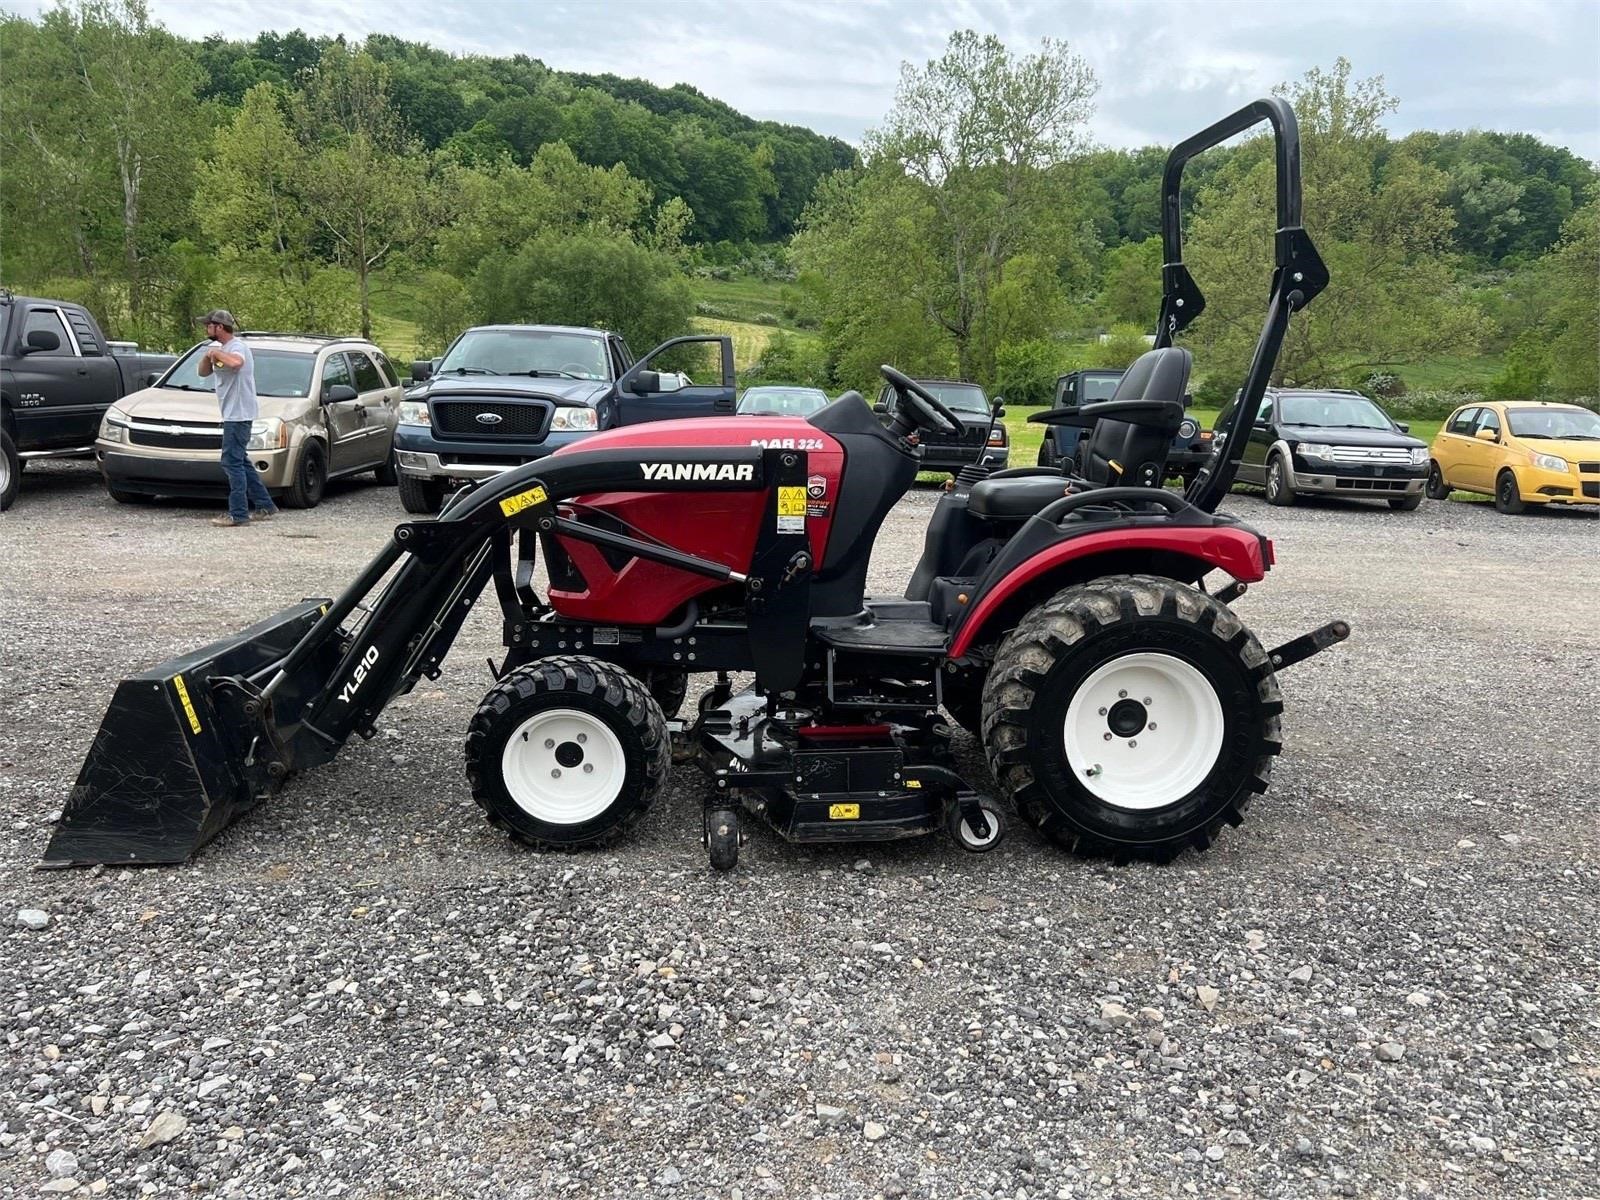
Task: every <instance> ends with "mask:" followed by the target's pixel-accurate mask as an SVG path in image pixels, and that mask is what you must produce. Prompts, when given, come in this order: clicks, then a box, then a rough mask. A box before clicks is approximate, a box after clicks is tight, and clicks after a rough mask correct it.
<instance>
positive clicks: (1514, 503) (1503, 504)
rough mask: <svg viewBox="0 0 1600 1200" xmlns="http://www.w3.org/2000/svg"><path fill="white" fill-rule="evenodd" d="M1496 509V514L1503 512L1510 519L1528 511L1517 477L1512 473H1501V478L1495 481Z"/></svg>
mask: <svg viewBox="0 0 1600 1200" xmlns="http://www.w3.org/2000/svg"><path fill="white" fill-rule="evenodd" d="M1494 507H1495V511H1496V512H1503V513H1505V514H1506V515H1507V516H1508V517H1514V516H1516V515H1517V514H1518V513H1520V512H1525V511H1526V510H1527V507H1528V506H1527V505H1526V504H1525V503H1523V500H1522V491H1521V489H1520V488H1518V487H1517V477H1516V475H1515V474H1513V473H1512V472H1510V471H1501V472H1500V477H1499V478H1498V479H1496V480H1495V481H1494Z"/></svg>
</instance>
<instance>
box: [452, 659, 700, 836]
mask: <svg viewBox="0 0 1600 1200" xmlns="http://www.w3.org/2000/svg"><path fill="white" fill-rule="evenodd" d="M466 752H467V778H468V779H469V780H470V781H471V783H472V796H473V799H474V800H476V801H477V802H478V804H479V805H480V806H481V807H482V808H483V809H484V811H485V812H486V813H487V814H488V817H489V821H490V822H491V823H492V824H494V825H496V826H498V827H499V828H501V829H504V830H506V831H507V832H508V833H510V834H511V836H512V837H514V838H516V839H517V840H519V841H523V842H527V843H528V844H529V845H531V846H534V847H536V848H538V849H541V850H571V849H576V848H578V847H582V846H600V845H606V844H607V843H609V842H612V841H614V840H616V838H618V837H620V836H621V835H622V834H623V833H624V832H626V831H627V829H628V828H630V827H631V826H632V825H634V824H635V823H636V822H638V820H639V819H640V818H641V817H643V816H644V814H645V812H646V810H648V809H649V807H650V805H651V803H652V802H653V801H654V799H655V796H656V793H657V791H659V789H660V787H661V784H662V782H663V781H664V780H665V779H666V775H667V771H668V769H669V768H670V765H671V740H670V739H669V737H668V736H667V721H666V718H665V717H664V716H663V715H662V713H661V706H660V705H659V704H657V703H656V701H655V699H654V698H653V697H652V696H651V695H650V693H649V691H647V690H646V688H645V686H644V684H643V683H641V682H640V681H639V680H638V679H635V678H634V677H633V676H632V675H630V674H628V673H627V672H626V671H624V670H623V669H622V668H621V667H618V666H615V665H613V664H611V663H607V662H602V661H601V660H599V659H596V658H588V657H586V656H580V655H563V656H560V657H555V658H542V659H538V660H537V661H535V662H531V663H528V664H526V665H524V666H520V667H517V668H515V669H514V670H511V671H508V672H507V673H506V674H504V675H502V676H501V677H500V679H499V680H498V681H497V682H496V683H495V685H494V687H492V688H490V689H489V692H488V694H487V695H485V696H484V698H483V703H482V704H480V705H479V706H478V711H477V713H476V714H475V715H474V716H473V718H472V722H471V724H470V725H469V726H468V728H467V746H466Z"/></svg>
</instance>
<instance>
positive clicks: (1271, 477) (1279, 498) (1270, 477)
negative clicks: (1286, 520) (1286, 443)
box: [1267, 454, 1295, 508]
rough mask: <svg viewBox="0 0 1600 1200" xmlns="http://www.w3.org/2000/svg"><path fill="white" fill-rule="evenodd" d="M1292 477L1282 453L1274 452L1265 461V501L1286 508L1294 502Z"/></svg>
mask: <svg viewBox="0 0 1600 1200" xmlns="http://www.w3.org/2000/svg"><path fill="white" fill-rule="evenodd" d="M1294 499H1295V497H1294V477H1293V476H1292V475H1291V474H1290V473H1289V464H1288V462H1287V461H1285V459H1284V457H1283V455H1281V454H1274V455H1273V456H1272V460H1271V461H1270V462H1268V463H1267V503H1268V504H1276V505H1277V506H1278V507H1279V508H1288V507H1290V506H1291V505H1292V504H1293V503H1294Z"/></svg>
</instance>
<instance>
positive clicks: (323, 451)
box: [94, 333, 401, 508]
mask: <svg viewBox="0 0 1600 1200" xmlns="http://www.w3.org/2000/svg"><path fill="white" fill-rule="evenodd" d="M239 336H240V337H242V338H244V340H245V341H246V342H248V343H249V345H250V350H251V354H252V356H253V357H254V358H255V364H256V394H257V395H258V396H259V397H260V400H261V416H260V418H259V419H258V420H257V421H256V422H255V424H254V426H253V427H252V428H251V431H250V444H249V455H250V464H251V466H253V467H254V468H255V470H256V471H257V473H258V474H259V475H260V476H261V482H262V483H263V484H265V485H266V489H267V491H268V492H270V493H272V496H273V498H274V499H276V500H278V501H280V502H281V503H283V504H285V505H288V506H289V507H290V508H315V507H316V505H317V504H318V503H319V502H321V500H322V492H323V488H324V487H325V486H326V484H327V482H328V480H329V479H335V478H338V477H339V476H341V475H355V474H357V473H359V472H361V471H371V472H373V473H374V474H375V475H376V476H377V478H378V482H379V483H382V484H393V483H394V482H395V467H394V429H395V422H396V420H397V419H398V414H399V410H400V397H401V390H400V381H399V378H398V377H397V376H396V374H395V370H394V368H393V367H392V366H391V365H390V364H389V360H388V359H387V358H385V357H384V354H383V351H382V350H379V349H378V348H377V347H376V346H374V345H373V344H372V343H371V342H367V341H362V340H361V339H359V338H335V337H323V336H319V335H316V334H300V333H242V334H240V335H239ZM206 344H208V343H202V344H201V345H199V346H195V347H194V348H193V349H191V350H190V351H189V352H188V353H187V354H185V355H184V356H183V357H182V358H180V359H179V360H178V361H177V362H176V363H174V364H173V365H172V366H171V367H170V368H169V369H168V370H167V373H166V374H165V375H163V376H162V377H161V378H160V379H158V380H157V381H156V383H155V385H154V386H152V387H148V388H145V389H144V390H143V391H140V392H134V393H133V394H131V395H129V396H125V397H123V398H122V399H121V400H118V401H117V402H116V403H115V404H113V405H112V406H111V407H110V409H108V410H107V411H106V415H105V418H104V420H102V421H101V423H100V436H99V438H97V439H96V441H95V444H94V451H95V458H96V459H97V460H98V461H99V463H100V471H101V474H102V475H104V476H105V481H106V489H107V490H108V491H109V492H110V493H111V498H112V499H113V500H117V501H120V502H122V503H125V504H126V503H132V502H134V501H138V500H144V499H147V498H149V497H150V496H226V495H227V494H228V480H227V477H226V476H225V475H224V474H223V471H222V461H221V459H222V415H221V413H220V411H219V410H218V408H217V398H216V377H215V376H210V377H203V376H202V375H201V374H200V372H199V369H198V368H199V362H200V355H199V351H200V350H201V349H202V348H203V346H204V345H206Z"/></svg>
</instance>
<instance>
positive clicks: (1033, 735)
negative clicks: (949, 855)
mask: <svg viewBox="0 0 1600 1200" xmlns="http://www.w3.org/2000/svg"><path fill="white" fill-rule="evenodd" d="M983 711H984V726H985V743H986V749H987V751H988V758H989V765H990V768H991V769H992V770H993V772H994V776H995V779H996V780H997V781H998V782H999V784H1000V788H1001V791H1002V792H1003V793H1004V794H1005V795H1006V796H1007V797H1008V798H1010V799H1011V800H1013V801H1014V802H1015V803H1016V806H1017V811H1018V812H1019V813H1021V815H1022V816H1023V817H1024V819H1026V820H1027V821H1028V822H1029V823H1031V824H1032V825H1034V826H1035V827H1036V828H1038V829H1039V830H1040V832H1042V833H1044V834H1045V835H1046V836H1047V837H1050V838H1051V839H1053V840H1054V841H1056V842H1059V843H1061V844H1062V845H1064V846H1066V847H1067V848H1068V849H1071V850H1074V851H1077V852H1079V853H1086V854H1104V855H1110V856H1112V857H1114V858H1145V859H1153V860H1156V861H1166V860H1168V859H1170V858H1172V857H1173V856H1175V855H1176V854H1178V853H1179V852H1181V851H1182V850H1184V849H1185V848H1187V847H1195V848H1197V849H1203V848H1204V847H1206V846H1208V845H1210V843H1211V842H1212V840H1213V839H1214V838H1216V836H1217V835H1218V833H1220V832H1221V830H1222V828H1223V826H1224V825H1237V824H1239V823H1240V822H1241V821H1242V820H1243V819H1244V810H1245V808H1246V806H1247V805H1249V803H1250V801H1251V799H1252V798H1253V797H1255V796H1257V795H1259V794H1261V793H1263V792H1265V791H1266V790H1267V782H1268V779H1269V777H1270V775H1271V771H1272V758H1273V756H1274V755H1276V754H1277V753H1278V751H1279V748H1280V744H1281V743H1280V732H1279V714H1281V713H1282V711H1283V702H1282V699H1281V696H1280V693H1279V691H1278V683H1277V677H1276V675H1275V674H1274V672H1273V670H1272V664H1271V662H1270V661H1269V660H1268V658H1267V652H1266V651H1265V650H1264V649H1262V646H1261V643H1260V642H1259V641H1257V640H1256V638H1255V636H1254V635H1253V634H1251V632H1250V631H1249V630H1248V629H1247V628H1245V626H1244V625H1243V624H1242V623H1241V622H1240V620H1239V618H1238V616H1237V615H1236V614H1235V613H1234V612H1232V611H1231V610H1230V609H1228V608H1227V607H1225V606H1224V605H1222V604H1220V603H1218V602H1217V601H1216V600H1215V599H1213V598H1212V597H1210V596H1208V595H1206V594H1205V593H1203V592H1200V591H1197V590H1196V589H1194V588H1191V587H1187V586H1185V585H1183V584H1180V583H1175V582H1173V581H1172V580H1170V579H1160V578H1156V577H1153V576H1142V575H1124V576H1112V577H1107V578H1105V579H1099V580H1096V581H1095V582H1093V583H1088V584H1084V585H1082V586H1080V587H1072V588H1067V589H1066V590H1064V591H1062V592H1058V593H1057V594H1056V595H1055V596H1054V597H1053V598H1052V599H1050V600H1047V601H1045V602H1044V603H1043V604H1041V605H1039V606H1038V607H1037V608H1035V609H1033V611H1032V612H1030V613H1029V614H1028V615H1027V616H1026V617H1024V618H1023V619H1022V621H1021V622H1020V623H1019V624H1018V625H1017V627H1016V629H1014V630H1013V631H1012V632H1011V633H1010V634H1009V635H1008V636H1007V637H1006V640H1005V641H1004V642H1002V643H1001V646H1000V650H999V653H998V654H997V656H996V658H995V662H994V666H993V667H992V668H991V669H990V671H989V681H988V684H987V685H986V686H985V688H984V696H983Z"/></svg>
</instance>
